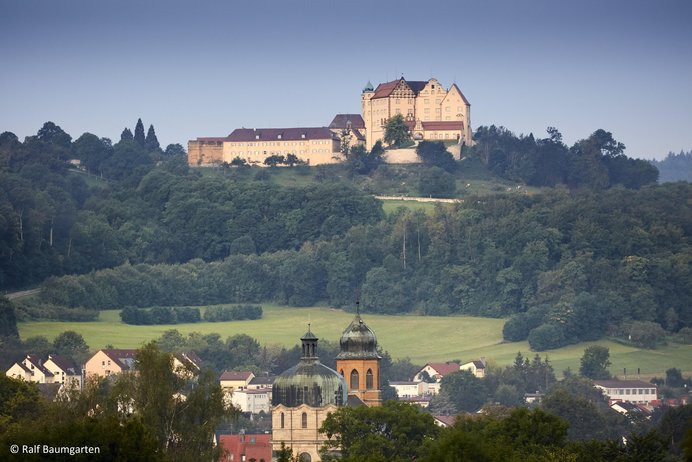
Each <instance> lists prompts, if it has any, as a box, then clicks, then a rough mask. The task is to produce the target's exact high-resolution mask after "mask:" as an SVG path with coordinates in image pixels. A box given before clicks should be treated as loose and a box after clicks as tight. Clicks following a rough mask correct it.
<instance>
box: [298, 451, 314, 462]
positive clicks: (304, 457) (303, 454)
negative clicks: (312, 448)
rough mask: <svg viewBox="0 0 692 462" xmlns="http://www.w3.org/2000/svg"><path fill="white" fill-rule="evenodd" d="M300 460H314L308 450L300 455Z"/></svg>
mask: <svg viewBox="0 0 692 462" xmlns="http://www.w3.org/2000/svg"><path fill="white" fill-rule="evenodd" d="M299 459H300V462H312V457H310V454H308V453H307V452H304V453H302V454H301V455H300V457H299Z"/></svg>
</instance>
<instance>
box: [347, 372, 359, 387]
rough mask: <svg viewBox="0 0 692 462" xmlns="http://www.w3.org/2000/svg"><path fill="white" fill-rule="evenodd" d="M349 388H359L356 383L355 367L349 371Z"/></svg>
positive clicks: (356, 373)
mask: <svg viewBox="0 0 692 462" xmlns="http://www.w3.org/2000/svg"><path fill="white" fill-rule="evenodd" d="M349 388H350V389H351V390H358V388H360V386H359V383H358V371H357V370H355V369H353V370H352V371H351V386H350V387H349Z"/></svg>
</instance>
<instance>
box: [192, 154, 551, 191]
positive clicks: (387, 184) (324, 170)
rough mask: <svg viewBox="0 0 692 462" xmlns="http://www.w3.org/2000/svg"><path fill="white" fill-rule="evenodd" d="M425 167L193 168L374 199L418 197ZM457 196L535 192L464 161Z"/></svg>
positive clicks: (210, 173) (476, 162)
mask: <svg viewBox="0 0 692 462" xmlns="http://www.w3.org/2000/svg"><path fill="white" fill-rule="evenodd" d="M424 168H426V167H424V166H422V165H420V164H386V165H381V166H380V167H379V168H378V169H377V170H375V171H373V172H371V173H370V174H368V175H357V174H351V173H349V172H348V171H347V169H346V168H345V167H344V166H343V165H339V164H332V165H319V166H316V167H308V166H302V167H293V168H287V167H275V168H266V167H251V168H227V169H224V168H222V167H197V168H195V170H196V171H198V172H199V173H200V174H202V175H204V176H222V177H225V178H229V179H232V180H233V181H258V180H256V178H255V177H256V175H257V174H258V172H262V173H261V175H262V176H264V177H265V178H264V179H263V180H261V181H265V182H267V183H272V184H277V185H280V186H295V187H304V186H307V185H310V184H315V183H323V182H329V183H334V182H345V183H349V184H351V185H353V186H354V187H355V188H357V189H359V190H361V191H364V192H366V193H369V194H374V195H384V196H400V195H404V196H412V197H416V196H420V192H419V190H418V186H419V174H420V172H421V170H422V169H424ZM454 175H455V177H456V185H457V194H456V195H455V197H459V198H463V197H469V196H488V195H495V194H535V193H536V192H538V191H539V189H538V188H533V187H527V186H525V185H522V184H520V183H516V182H513V181H509V180H505V179H503V178H499V177H498V176H496V175H494V174H493V173H492V172H491V171H489V170H488V169H487V168H486V167H485V166H484V165H483V164H482V163H481V162H480V160H478V159H469V158H465V159H464V160H462V161H460V162H459V168H458V170H457V171H456V172H454Z"/></svg>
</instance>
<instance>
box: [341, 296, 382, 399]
mask: <svg viewBox="0 0 692 462" xmlns="http://www.w3.org/2000/svg"><path fill="white" fill-rule="evenodd" d="M339 345H340V347H341V351H340V352H339V354H338V355H337V357H336V370H337V371H338V372H339V374H341V375H342V376H343V377H344V379H345V380H346V389H347V391H348V393H347V394H348V396H349V397H351V396H354V397H357V398H358V399H360V400H361V401H362V402H363V403H364V404H365V405H367V406H381V405H382V393H381V392H380V359H382V357H381V356H380V355H379V354H377V337H375V334H374V332H373V331H372V330H370V328H369V327H368V326H367V325H366V324H365V322H363V319H362V318H361V317H360V304H359V303H356V317H355V318H354V319H353V321H351V324H349V326H348V327H347V328H346V330H345V331H344V333H343V334H342V335H341V339H340V340H339Z"/></svg>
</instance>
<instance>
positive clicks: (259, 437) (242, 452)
mask: <svg viewBox="0 0 692 462" xmlns="http://www.w3.org/2000/svg"><path fill="white" fill-rule="evenodd" d="M270 440H271V435H270V434H268V433H260V434H254V435H253V434H248V435H246V434H240V435H220V436H219V445H220V446H221V451H222V453H221V458H220V459H219V461H220V462H250V461H251V460H254V461H255V462H271V460H272V446H271V443H270Z"/></svg>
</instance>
